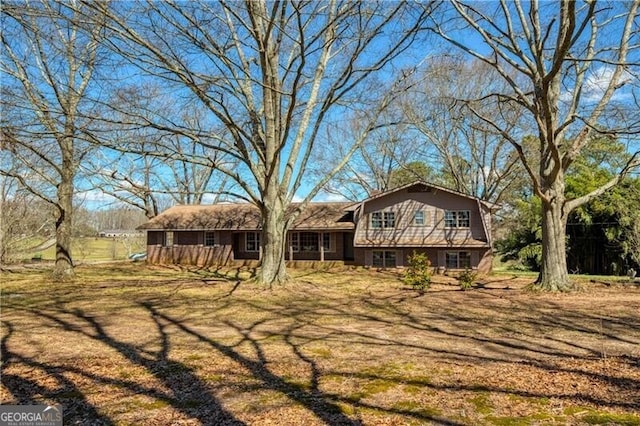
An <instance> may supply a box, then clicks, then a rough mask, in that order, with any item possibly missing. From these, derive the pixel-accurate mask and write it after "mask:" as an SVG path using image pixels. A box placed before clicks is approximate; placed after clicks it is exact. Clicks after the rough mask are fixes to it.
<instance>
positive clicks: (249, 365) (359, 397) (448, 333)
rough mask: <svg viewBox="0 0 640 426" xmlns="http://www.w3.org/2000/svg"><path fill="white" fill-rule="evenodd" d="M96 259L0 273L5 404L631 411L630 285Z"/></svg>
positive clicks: (189, 412) (484, 417)
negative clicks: (540, 288)
mask: <svg viewBox="0 0 640 426" xmlns="http://www.w3.org/2000/svg"><path fill="white" fill-rule="evenodd" d="M248 274H249V272H246V271H232V270H224V271H205V270H196V269H193V270H186V269H177V268H162V267H151V266H145V265H144V264H130V263H126V264H125V263H123V264H113V265H93V266H85V267H81V268H79V269H78V279H77V280H76V281H75V282H73V283H63V284H53V283H51V282H50V281H49V279H48V278H47V276H48V275H47V272H46V271H44V270H31V269H16V270H13V271H12V272H3V275H2V277H0V278H1V279H2V281H3V285H2V306H1V308H2V311H1V320H2V348H1V349H2V387H1V391H2V397H1V402H2V403H3V404H54V403H55V404H62V405H63V406H64V413H65V424H87V425H97V424H122V425H129V424H130V425H134V424H135V425H137V424H150V425H171V424H181V425H186V424H189V425H191V424H193V425H196V424H205V425H217V424H252V425H254V424H259V425H262V424H278V425H302V424H304V425H314V424H330V425H336V424H367V425H405V424H450V425H457V424H465V425H467V424H468V425H475V424H487V425H494V424H495V425H510V424H514V425H517V424H567V423H569V424H623V425H640V414H639V413H640V288H639V287H640V286H637V285H635V286H634V285H625V284H623V283H616V284H612V285H609V286H606V285H602V284H598V283H588V282H586V283H585V290H584V291H583V292H579V293H572V294H539V293H531V292H528V291H526V290H525V289H524V287H525V286H526V284H528V283H529V282H530V279H529V278H513V277H510V276H493V277H489V278H485V279H483V280H482V284H483V285H482V286H481V288H475V289H473V290H471V291H460V290H459V288H458V287H457V286H456V285H455V282H454V281H453V280H449V279H446V278H442V277H438V278H436V279H435V280H434V281H435V283H434V285H433V286H432V288H431V289H430V290H429V291H427V292H426V293H424V294H420V293H418V292H415V291H413V290H410V289H408V288H406V286H404V285H403V284H402V283H401V282H400V281H399V280H398V278H397V276H396V275H394V274H393V273H388V272H375V271H367V270H363V269H358V270H350V269H344V270H334V271H330V272H322V271H313V270H308V271H300V270H296V271H292V274H293V279H292V281H291V283H290V284H288V285H287V286H286V287H278V288H274V289H272V290H266V289H263V288H261V287H259V286H258V285H257V284H255V283H253V282H252V281H244V279H245V278H246V277H247V276H248Z"/></svg>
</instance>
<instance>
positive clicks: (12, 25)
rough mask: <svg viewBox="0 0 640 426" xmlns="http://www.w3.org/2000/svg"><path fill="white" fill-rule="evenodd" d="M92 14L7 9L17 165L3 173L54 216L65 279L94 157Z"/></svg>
mask: <svg viewBox="0 0 640 426" xmlns="http://www.w3.org/2000/svg"><path fill="white" fill-rule="evenodd" d="M87 12H88V11H87V10H84V9H83V10H80V9H73V8H70V7H68V6H67V5H66V4H65V3H64V2H59V1H40V2H33V3H24V2H3V5H2V35H1V40H2V46H1V48H2V55H1V65H0V67H1V70H2V83H3V84H2V101H1V102H2V145H3V146H2V148H3V149H4V150H6V151H7V152H9V153H10V154H11V155H12V157H13V161H12V163H11V164H12V167H11V168H5V167H3V168H2V169H1V170H0V173H2V174H3V175H4V176H5V177H8V178H11V179H15V180H17V181H18V182H19V184H20V185H19V186H20V188H22V189H26V190H28V191H29V192H31V193H32V194H33V195H35V196H36V197H38V198H40V199H41V200H44V201H46V202H47V203H49V204H51V205H52V206H53V207H54V208H55V210H56V218H57V219H56V225H55V232H56V266H55V275H56V276H57V277H59V278H61V279H63V278H66V277H70V276H73V274H74V273H73V260H72V257H71V233H72V217H73V195H74V181H75V179H76V176H77V172H78V167H79V164H80V163H81V161H82V159H83V157H84V156H85V155H86V154H87V152H88V150H89V147H88V146H87V144H85V143H83V140H84V139H86V138H85V136H84V135H83V134H84V133H85V132H86V130H87V128H88V126H89V123H88V121H89V120H88V119H86V117H89V116H91V114H90V113H89V112H88V110H90V109H91V108H92V105H91V104H90V103H88V102H87V96H86V94H87V92H88V91H89V90H90V85H91V83H92V81H93V77H94V72H95V70H96V64H97V61H98V52H99V37H98V36H99V33H100V31H101V26H100V20H99V19H94V25H93V26H92V28H91V29H89V30H86V31H85V30H84V29H83V28H81V27H80V25H79V23H80V22H81V20H80V19H79V16H80V15H81V14H82V15H84V14H85V13H87ZM3 165H4V163H3Z"/></svg>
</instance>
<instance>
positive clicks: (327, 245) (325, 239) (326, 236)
mask: <svg viewBox="0 0 640 426" xmlns="http://www.w3.org/2000/svg"><path fill="white" fill-rule="evenodd" d="M322 248H323V249H324V251H331V234H330V233H328V232H325V233H323V234H322Z"/></svg>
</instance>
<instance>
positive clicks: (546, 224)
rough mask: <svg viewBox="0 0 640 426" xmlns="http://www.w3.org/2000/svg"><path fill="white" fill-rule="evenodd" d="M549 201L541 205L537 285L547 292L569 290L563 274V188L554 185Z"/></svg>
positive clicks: (564, 237)
mask: <svg viewBox="0 0 640 426" xmlns="http://www.w3.org/2000/svg"><path fill="white" fill-rule="evenodd" d="M552 186H553V187H554V188H555V189H556V190H555V191H554V190H552V191H549V192H550V193H551V197H550V200H549V201H544V200H543V202H542V265H541V267H540V276H539V277H538V281H537V286H538V287H539V288H540V289H542V290H547V291H568V290H571V289H572V288H573V286H572V284H571V282H570V281H569V273H568V271H567V250H566V235H567V216H568V214H569V212H565V211H563V210H564V185H563V184H562V182H558V181H556V182H554V183H553V185H552Z"/></svg>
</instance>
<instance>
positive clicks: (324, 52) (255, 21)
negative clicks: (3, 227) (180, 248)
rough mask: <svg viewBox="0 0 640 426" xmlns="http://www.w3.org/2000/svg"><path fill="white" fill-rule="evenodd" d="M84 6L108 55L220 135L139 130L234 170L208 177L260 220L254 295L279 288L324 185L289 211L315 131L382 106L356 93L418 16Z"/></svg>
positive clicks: (393, 11) (407, 10)
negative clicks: (212, 155)
mask: <svg viewBox="0 0 640 426" xmlns="http://www.w3.org/2000/svg"><path fill="white" fill-rule="evenodd" d="M87 4H88V5H90V7H92V8H94V9H95V10H99V11H100V12H102V13H104V14H106V15H108V16H109V19H110V24H109V26H110V30H111V38H110V41H111V44H112V47H113V48H114V49H116V50H117V51H118V52H119V53H120V54H122V55H124V56H126V57H128V58H130V59H131V62H132V64H134V65H137V66H139V67H140V68H141V69H143V70H144V72H145V73H146V74H147V75H150V76H153V77H154V78H158V79H162V80H164V83H163V84H165V85H168V86H170V87H172V89H173V91H174V92H173V93H174V94H175V95H176V96H177V97H182V98H183V99H188V102H195V103H197V104H198V105H199V107H200V108H202V110H203V111H207V113H208V118H209V125H210V126H211V127H213V128H216V127H217V125H222V126H223V127H224V129H225V133H224V134H223V135H220V134H211V133H207V132H203V129H200V128H198V129H194V128H192V127H190V126H186V125H181V124H178V123H176V122H175V120H163V121H159V120H157V119H155V118H154V119H149V120H148V121H149V123H148V124H149V125H153V126H155V127H156V128H164V129H170V130H171V131H173V132H175V133H178V134H181V135H183V136H187V135H188V136H189V137H191V138H193V139H194V140H199V141H200V143H203V144H208V143H209V142H206V141H205V140H203V136H206V138H207V139H208V140H211V141H216V144H215V145H214V146H212V147H213V148H215V149H216V150H219V151H222V152H225V153H226V154H228V155H229V156H230V157H231V158H233V159H235V160H237V161H238V163H239V165H238V166H237V167H235V168H233V169H228V168H226V167H224V165H219V164H212V165H211V166H212V167H216V168H217V169H218V170H222V171H224V173H226V174H227V175H228V176H230V177H232V179H234V180H235V181H236V182H237V183H238V185H239V186H240V187H241V188H242V190H243V192H244V194H241V195H242V196H244V197H245V198H247V199H248V200H250V201H251V202H253V203H254V204H255V205H256V206H257V207H258V208H259V209H260V211H261V213H262V239H261V249H262V254H261V256H262V267H261V270H260V274H259V280H260V281H262V282H264V283H266V284H274V283H280V282H283V281H285V280H286V277H287V275H286V270H285V263H284V251H285V235H286V231H287V229H288V228H289V226H290V224H291V223H292V221H293V220H294V219H295V217H296V215H297V214H298V213H299V211H300V209H302V208H303V207H304V205H305V203H306V202H308V201H309V200H310V199H311V198H312V197H314V196H315V195H316V194H317V193H318V191H319V190H320V189H321V188H322V187H323V186H324V185H325V183H326V182H327V181H328V179H329V178H330V176H331V174H329V175H327V176H325V177H324V178H323V179H321V180H320V181H318V182H316V183H315V185H313V187H312V188H311V189H310V191H308V195H307V196H306V197H305V202H303V203H302V204H300V205H297V207H296V208H295V209H293V211H292V210H291V209H289V207H290V206H291V202H292V199H293V197H294V195H295V194H296V192H297V190H298V189H299V188H300V187H301V184H302V182H303V179H304V176H305V171H306V170H307V168H308V162H309V159H310V154H311V152H312V151H313V150H314V147H315V146H316V145H317V144H319V143H322V135H324V129H325V126H326V124H327V122H329V121H331V120H339V119H340V115H341V114H344V113H345V112H347V111H349V110H350V109H355V108H364V107H369V108H371V109H372V110H373V111H376V110H379V109H384V107H385V106H386V105H387V104H388V102H387V101H383V102H382V103H381V102H376V104H375V105H374V104H373V103H372V102H373V101H379V99H380V94H379V93H375V92H374V93H372V92H371V91H368V92H367V91H363V90H360V89H363V88H365V86H364V85H363V84H364V83H365V82H366V81H368V80H369V79H370V78H371V77H372V76H373V75H375V74H381V73H386V75H387V77H388V75H389V74H388V71H389V66H390V65H391V63H392V62H393V61H394V60H395V59H396V58H397V57H398V56H399V55H400V54H402V53H403V52H406V51H407V49H409V48H410V46H411V45H412V43H413V42H414V41H415V39H416V37H417V36H418V35H419V34H420V30H421V25H422V23H423V22H424V19H425V17H426V16H427V15H428V14H429V13H430V8H429V7H424V5H423V6H421V7H418V5H416V4H413V3H408V2H345V1H337V0H332V1H327V2H301V1H291V2H290V1H283V2H280V1H275V2H267V1H246V2H236V1H229V2H227V1H220V2H206V1H193V2H185V3H178V2H149V3H146V4H142V3H120V4H119V5H118V8H114V9H112V10H109V8H108V6H107V4H106V3H102V2H91V3H89V2H87ZM382 98H387V96H383V97H382ZM367 130H368V129H365V133H366V131H367ZM361 139H362V138H359V139H358V140H361ZM355 147H356V146H355V144H354V147H353V149H355ZM350 153H351V150H350V151H349V152H348V154H350ZM196 158H197V157H196ZM348 158H349V155H347V156H346V157H345V158H344V159H343V161H342V162H341V163H340V164H337V165H336V169H337V168H339V167H341V166H342V165H343V164H344V163H346V162H347V161H348ZM205 160H206V159H203V158H197V161H203V162H206V161H205Z"/></svg>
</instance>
